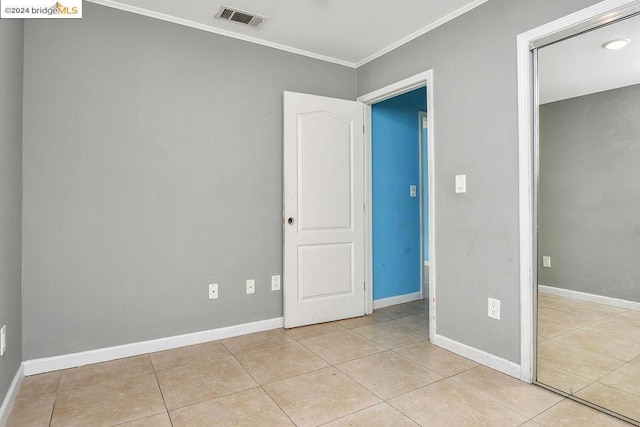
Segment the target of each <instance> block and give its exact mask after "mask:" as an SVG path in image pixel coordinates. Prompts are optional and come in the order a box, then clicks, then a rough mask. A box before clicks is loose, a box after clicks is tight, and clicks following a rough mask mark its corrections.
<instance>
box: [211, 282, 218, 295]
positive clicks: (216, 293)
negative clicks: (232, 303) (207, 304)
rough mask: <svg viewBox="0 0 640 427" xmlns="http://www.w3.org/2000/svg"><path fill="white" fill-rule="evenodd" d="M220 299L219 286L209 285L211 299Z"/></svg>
mask: <svg viewBox="0 0 640 427" xmlns="http://www.w3.org/2000/svg"><path fill="white" fill-rule="evenodd" d="M217 298H218V284H217V283H211V284H209V299H217Z"/></svg>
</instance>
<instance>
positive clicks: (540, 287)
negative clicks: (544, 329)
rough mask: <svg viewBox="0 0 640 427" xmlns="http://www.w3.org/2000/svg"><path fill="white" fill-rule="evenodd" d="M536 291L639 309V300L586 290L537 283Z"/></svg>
mask: <svg viewBox="0 0 640 427" xmlns="http://www.w3.org/2000/svg"><path fill="white" fill-rule="evenodd" d="M538 291H540V292H541V293H543V294H549V295H557V296H560V297H565V298H571V299H575V300H579V301H587V302H595V303H598V304H603V305H608V306H611V307H618V308H626V309H627V310H634V311H640V302H636V301H628V300H624V299H618V298H611V297H605V296H602V295H596V294H588V293H586V292H578V291H572V290H569V289H562V288H555V287H553V286H545V285H538Z"/></svg>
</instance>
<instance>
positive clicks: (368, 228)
mask: <svg viewBox="0 0 640 427" xmlns="http://www.w3.org/2000/svg"><path fill="white" fill-rule="evenodd" d="M424 86H426V87H427V123H428V126H429V129H428V131H427V132H428V141H429V143H428V151H429V159H428V162H429V163H428V164H429V177H428V184H427V185H428V186H429V338H430V339H432V338H433V337H434V336H435V332H436V250H435V227H434V224H435V217H436V214H435V212H436V210H435V168H434V163H435V158H434V152H435V150H434V147H435V138H434V126H433V123H434V109H433V94H434V86H433V69H431V70H427V71H424V72H422V73H419V74H416V75H414V76H411V77H407V78H406V79H404V80H401V81H399V82H396V83H393V84H390V85H388V86H385V87H383V88H380V89H378V90H375V91H373V92H370V93H367V94H365V95H362V96H360V97H358V101H359V102H362V103H363V104H365V113H364V114H365V117H364V124H365V136H364V141H365V144H364V161H365V167H364V174H365V175H364V184H365V195H364V197H365V206H366V215H365V283H366V290H365V313H367V314H370V313H372V312H373V244H372V243H373V242H372V236H373V229H372V225H373V223H372V220H373V218H372V211H371V206H372V204H371V202H372V191H371V183H372V178H373V175H372V170H371V160H372V158H371V105H372V104H375V103H377V102H380V101H384V100H386V99H389V98H393V97H394V96H397V95H402V94H404V93H407V92H410V91H412V90H414V89H417V88H420V87H424ZM421 220H422V219H421ZM420 262H421V263H423V262H424V261H423V260H420ZM421 286H422V284H421Z"/></svg>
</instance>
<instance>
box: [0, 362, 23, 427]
mask: <svg viewBox="0 0 640 427" xmlns="http://www.w3.org/2000/svg"><path fill="white" fill-rule="evenodd" d="M22 380H24V363H21V364H20V367H19V368H18V372H16V375H15V377H13V381H11V385H10V386H9V390H8V391H7V395H6V396H5V397H4V400H3V401H2V405H1V406H0V426H4V425H6V424H7V421H8V420H9V412H11V407H12V406H13V402H15V400H16V397H17V396H18V392H19V391H20V386H21V385H22Z"/></svg>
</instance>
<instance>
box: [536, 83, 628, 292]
mask: <svg viewBox="0 0 640 427" xmlns="http://www.w3.org/2000/svg"><path fill="white" fill-rule="evenodd" d="M639 183H640V85H635V86H628V87H625V88H620V89H614V90H609V91H606V92H600V93H596V94H592V95H586V96H580V97H577V98H572V99H567V100H564V101H558V102H553V103H550V104H545V105H542V106H541V107H540V211H539V212H540V213H539V227H540V228H539V232H538V238H539V240H538V253H539V258H540V263H539V265H538V267H539V268H538V282H539V283H540V284H542V285H549V286H555V287H559V288H565V289H571V290H575V291H580V292H586V293H590V294H596V295H603V296H608V297H614V298H621V299H625V300H631V301H640V263H639V262H638V259H640V185H639ZM542 255H548V256H550V257H551V268H542Z"/></svg>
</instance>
